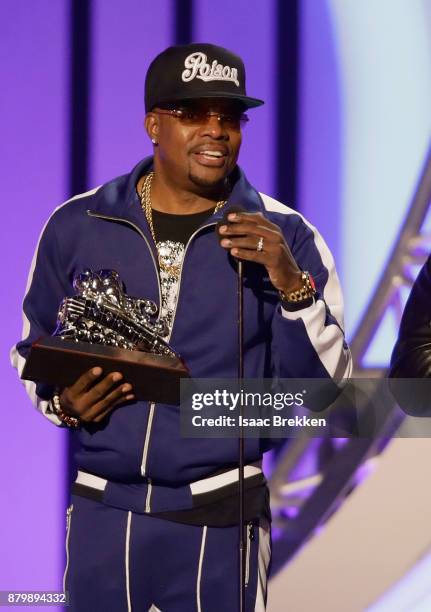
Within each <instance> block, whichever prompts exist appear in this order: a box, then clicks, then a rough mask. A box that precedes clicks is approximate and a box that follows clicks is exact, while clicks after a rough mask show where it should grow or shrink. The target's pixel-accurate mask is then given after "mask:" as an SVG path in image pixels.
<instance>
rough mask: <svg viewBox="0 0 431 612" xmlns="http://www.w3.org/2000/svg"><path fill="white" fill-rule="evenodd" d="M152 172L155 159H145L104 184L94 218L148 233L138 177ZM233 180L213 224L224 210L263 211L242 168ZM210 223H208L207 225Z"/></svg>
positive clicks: (97, 193)
mask: <svg viewBox="0 0 431 612" xmlns="http://www.w3.org/2000/svg"><path fill="white" fill-rule="evenodd" d="M152 169H153V157H146V158H145V159H143V160H142V161H140V162H139V163H138V164H137V165H136V166H135V167H134V168H133V170H132V171H131V172H130V173H129V174H126V175H123V176H120V177H118V178H116V179H113V180H112V181H110V182H108V183H105V184H104V185H103V186H102V187H101V188H100V189H98V191H97V192H96V194H95V196H94V200H93V203H92V204H93V205H92V206H91V208H90V209H89V212H90V213H92V214H95V215H101V216H106V217H112V218H116V219H124V220H125V221H130V222H132V223H133V224H135V225H137V226H138V227H140V228H141V230H142V231H144V233H145V234H147V233H148V228H147V223H146V220H145V216H144V214H143V212H142V209H141V203H140V200H139V197H138V194H137V193H136V185H137V183H138V180H139V178H140V177H141V176H142V175H143V174H146V173H148V172H150V171H151V170H152ZM233 180H234V185H233V188H232V191H231V193H230V195H229V197H228V200H227V203H226V205H225V206H224V207H223V208H222V209H220V210H219V211H218V212H217V213H216V214H214V215H213V217H211V222H214V223H217V222H218V221H220V220H221V219H222V218H223V215H224V212H225V210H227V209H228V208H229V207H230V206H242V207H243V208H244V209H245V210H246V211H248V212H263V211H264V206H263V203H262V200H261V198H260V195H259V194H258V192H257V191H256V189H254V187H252V185H251V184H250V183H249V182H248V180H247V178H246V176H245V174H244V172H243V171H242V170H241V168H240V167H239V166H237V167H236V168H235V170H234V172H233ZM207 223H208V221H207V222H206V223H205V224H207Z"/></svg>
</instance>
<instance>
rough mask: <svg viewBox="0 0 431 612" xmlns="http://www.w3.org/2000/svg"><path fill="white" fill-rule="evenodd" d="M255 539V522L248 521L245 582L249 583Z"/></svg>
mask: <svg viewBox="0 0 431 612" xmlns="http://www.w3.org/2000/svg"><path fill="white" fill-rule="evenodd" d="M253 540H254V529H253V523H251V522H250V523H247V547H246V553H245V577H244V584H245V586H247V585H248V583H249V580H250V551H251V542H252V541H253Z"/></svg>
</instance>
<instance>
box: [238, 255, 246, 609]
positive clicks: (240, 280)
mask: <svg viewBox="0 0 431 612" xmlns="http://www.w3.org/2000/svg"><path fill="white" fill-rule="evenodd" d="M237 272H238V380H239V383H240V385H239V387H240V392H241V391H242V385H243V380H244V317H243V315H244V299H243V298H244V296H243V293H244V286H243V262H242V261H240V260H238V262H237ZM239 415H240V417H239V418H240V421H241V423H242V418H243V416H244V406H243V404H242V393H241V395H240V402H239ZM238 468H239V469H238V487H239V610H240V612H245V551H246V535H245V524H244V523H245V521H244V518H245V503H244V502H245V497H244V435H243V428H242V424H241V425H240V428H239V438H238Z"/></svg>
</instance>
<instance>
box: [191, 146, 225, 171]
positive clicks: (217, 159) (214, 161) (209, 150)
mask: <svg viewBox="0 0 431 612" xmlns="http://www.w3.org/2000/svg"><path fill="white" fill-rule="evenodd" d="M192 155H193V158H194V159H195V160H196V161H197V162H198V164H200V165H201V166H209V167H214V168H222V167H223V166H224V165H225V162H226V159H227V150H226V149H225V148H213V147H204V146H201V147H199V148H197V149H195V150H194V151H193V153H192Z"/></svg>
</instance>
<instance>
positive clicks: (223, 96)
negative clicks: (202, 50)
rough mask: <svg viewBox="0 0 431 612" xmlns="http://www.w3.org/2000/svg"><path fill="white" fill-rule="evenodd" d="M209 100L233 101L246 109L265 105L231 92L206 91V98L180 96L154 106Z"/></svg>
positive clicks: (262, 102) (257, 100)
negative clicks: (181, 101)
mask: <svg viewBox="0 0 431 612" xmlns="http://www.w3.org/2000/svg"><path fill="white" fill-rule="evenodd" d="M207 98H218V99H219V100H232V101H236V102H240V103H241V104H243V105H244V107H245V108H256V107H257V106H262V104H265V102H264V101H263V100H259V99H258V98H250V97H249V96H239V95H238V94H235V93H229V92H223V93H221V92H220V91H213V92H211V91H206V92H205V95H204V96H184V95H179V96H176V97H174V98H173V97H170V98H169V100H159V101H158V102H157V104H155V105H154V106H153V108H155V107H156V106H159V105H161V104H169V103H170V102H177V101H179V100H184V101H187V100H206V99H207Z"/></svg>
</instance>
